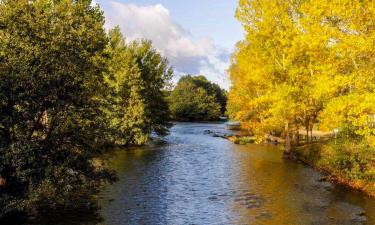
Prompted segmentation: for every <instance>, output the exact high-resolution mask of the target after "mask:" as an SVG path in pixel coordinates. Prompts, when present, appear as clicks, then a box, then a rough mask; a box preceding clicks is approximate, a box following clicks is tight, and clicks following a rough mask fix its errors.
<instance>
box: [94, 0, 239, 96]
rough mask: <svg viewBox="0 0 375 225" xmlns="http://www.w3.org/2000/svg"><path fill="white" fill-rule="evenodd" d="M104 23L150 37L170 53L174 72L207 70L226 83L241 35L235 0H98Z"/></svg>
mask: <svg viewBox="0 0 375 225" xmlns="http://www.w3.org/2000/svg"><path fill="white" fill-rule="evenodd" d="M94 4H99V5H100V7H101V9H102V10H103V11H104V15H105V17H106V29H110V28H112V27H114V26H116V25H118V26H120V28H121V31H122V33H123V34H124V36H125V37H126V39H127V41H131V40H135V39H139V38H146V39H150V40H152V42H153V44H154V46H155V48H156V49H157V50H159V51H160V52H161V53H162V54H163V55H164V56H165V57H167V58H168V60H169V62H170V64H171V65H172V66H173V67H174V70H175V78H174V80H175V81H177V80H178V78H179V77H180V76H182V75H184V74H192V75H197V74H201V75H205V76H206V77H207V78H208V79H209V80H211V81H212V82H215V83H217V84H219V85H220V86H222V87H223V88H226V89H228V88H229V86H230V81H229V79H228V76H227V74H226V70H227V68H228V67H229V61H230V54H231V53H232V52H233V50H234V46H235V44H236V42H237V41H239V40H241V39H242V38H243V31H242V27H241V24H240V23H239V22H238V21H237V20H236V19H235V18H234V14H235V10H236V7H237V0H136V1H135V0H94Z"/></svg>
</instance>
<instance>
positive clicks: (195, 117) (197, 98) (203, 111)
mask: <svg viewBox="0 0 375 225" xmlns="http://www.w3.org/2000/svg"><path fill="white" fill-rule="evenodd" d="M169 102H170V110H171V112H172V116H173V119H175V120H182V121H204V120H207V121H209V120H218V119H219V117H220V116H221V115H223V113H224V112H225V108H226V91H225V90H223V89H221V88H220V87H219V86H218V85H217V84H213V83H211V82H209V81H208V80H207V79H206V78H205V77H204V76H190V75H187V76H183V77H181V79H180V80H179V82H178V84H177V86H176V87H175V88H174V90H173V91H172V92H171V94H170V96H169Z"/></svg>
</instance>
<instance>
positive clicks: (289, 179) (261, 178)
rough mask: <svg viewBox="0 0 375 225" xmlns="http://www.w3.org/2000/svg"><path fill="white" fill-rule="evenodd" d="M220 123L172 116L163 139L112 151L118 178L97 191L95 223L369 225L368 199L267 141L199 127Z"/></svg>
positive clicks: (374, 206) (373, 216) (372, 215)
mask: <svg viewBox="0 0 375 225" xmlns="http://www.w3.org/2000/svg"><path fill="white" fill-rule="evenodd" d="M205 130H212V131H215V132H227V131H226V130H225V125H224V124H205V123H202V124H193V123H178V124H176V125H175V126H174V127H173V128H172V132H171V135H170V136H168V137H166V141H167V142H168V144H167V145H163V146H156V147H144V148H138V149H133V150H130V151H116V152H115V153H114V154H112V155H111V158H110V162H111V165H112V167H113V168H114V169H115V170H117V172H118V176H119V178H120V180H119V182H117V183H115V184H114V185H111V186H108V187H107V188H106V189H105V190H104V191H103V192H102V194H101V202H100V204H101V206H102V210H101V212H100V213H101V215H102V216H103V217H104V222H103V224H106V225H121V224H152V225H154V224H172V225H179V224H199V225H201V224H278V225H281V224H288V225H289V224H298V225H303V224H309V225H310V224H375V200H373V199H370V198H368V197H366V196H365V195H364V194H361V193H359V192H355V191H352V190H348V189H345V188H343V187H339V186H336V185H332V184H330V183H327V182H320V181H319V180H320V179H321V178H322V177H323V175H322V174H320V173H319V172H316V171H314V170H312V169H311V168H309V167H307V166H304V165H301V164H297V163H294V162H291V161H284V160H282V157H281V152H280V151H279V150H278V149H277V148H276V147H273V146H260V145H249V146H239V145H234V144H233V143H231V142H229V141H227V140H224V139H221V138H215V137H212V136H210V135H207V134H205Z"/></svg>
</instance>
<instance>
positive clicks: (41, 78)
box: [0, 0, 107, 216]
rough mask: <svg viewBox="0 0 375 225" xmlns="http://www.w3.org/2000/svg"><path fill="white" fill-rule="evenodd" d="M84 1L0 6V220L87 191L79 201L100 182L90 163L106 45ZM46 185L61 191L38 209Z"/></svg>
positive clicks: (97, 17)
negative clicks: (1, 181)
mask: <svg viewBox="0 0 375 225" xmlns="http://www.w3.org/2000/svg"><path fill="white" fill-rule="evenodd" d="M87 3H89V1H77V2H73V1H49V0H37V1H12V0H6V1H2V2H1V3H0V12H1V13H0V21H1V22H0V23H1V24H2V25H1V31H0V34H1V37H2V38H1V39H0V52H1V66H0V96H1V100H0V175H1V176H2V177H4V178H5V179H6V185H5V187H4V188H2V189H1V190H0V195H1V196H0V198H1V199H9V201H6V202H3V203H2V204H3V205H2V207H1V208H0V216H1V214H3V213H4V212H5V211H3V210H4V209H6V208H9V207H11V208H12V210H25V211H27V212H38V211H39V210H42V209H43V208H50V207H52V208H54V207H53V205H59V206H64V205H65V203H66V202H65V200H64V201H63V199H65V198H66V201H74V199H73V198H74V194H73V193H78V192H80V191H82V190H84V189H85V188H87V187H91V189H89V190H88V191H86V192H82V193H86V194H85V195H89V194H90V193H93V192H95V191H96V189H97V187H98V186H99V184H100V182H101V181H102V180H103V178H104V177H101V176H99V174H101V173H102V172H103V171H102V170H96V169H95V168H94V167H93V166H92V165H91V162H90V161H89V160H90V159H91V158H92V157H93V154H94V152H95V151H94V150H95V145H96V140H97V139H98V138H99V137H100V132H98V131H100V128H101V127H103V123H102V122H103V120H102V116H101V112H100V111H99V110H98V104H99V102H98V101H97V98H98V96H102V95H103V93H102V91H103V90H104V88H103V86H102V83H103V82H102V80H103V76H102V74H103V72H104V71H105V70H106V68H105V67H104V64H103V63H102V59H103V58H104V57H105V55H104V50H105V47H106V44H107V39H106V35H105V32H104V29H103V24H104V18H103V17H102V13H101V12H100V11H99V9H98V8H92V7H91V6H90V5H89V4H87ZM72 174H75V175H72ZM77 175H78V176H77ZM45 184H48V185H49V186H53V187H54V188H57V187H59V189H61V190H66V191H64V192H59V191H56V192H50V194H51V195H49V197H48V198H51V199H56V201H55V202H54V204H48V203H47V204H36V203H35V202H38V200H37V199H38V198H39V197H41V196H39V195H38V194H37V193H36V192H35V190H39V189H40V190H43V187H44V185H45ZM70 187H74V189H72V188H70ZM38 196H39V197H38ZM57 199H60V200H61V201H60V200H58V201H57ZM88 200H89V198H86V199H85V200H84V201H82V202H81V203H82V204H86V203H87V201H88ZM47 202H48V201H47ZM85 202H86V203H85ZM34 203H35V204H34ZM76 206H77V207H80V205H76Z"/></svg>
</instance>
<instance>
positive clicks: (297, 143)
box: [296, 127, 299, 146]
mask: <svg viewBox="0 0 375 225" xmlns="http://www.w3.org/2000/svg"><path fill="white" fill-rule="evenodd" d="M296 145H297V146H299V127H297V139H296Z"/></svg>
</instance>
